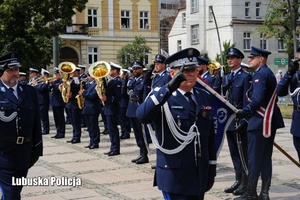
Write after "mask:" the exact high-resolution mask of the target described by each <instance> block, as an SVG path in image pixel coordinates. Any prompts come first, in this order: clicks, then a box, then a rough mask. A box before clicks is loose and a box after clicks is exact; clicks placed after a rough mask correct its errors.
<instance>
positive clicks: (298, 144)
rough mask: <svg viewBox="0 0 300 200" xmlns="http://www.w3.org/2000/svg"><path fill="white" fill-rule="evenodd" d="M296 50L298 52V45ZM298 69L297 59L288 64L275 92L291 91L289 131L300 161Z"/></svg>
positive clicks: (299, 73) (299, 72)
mask: <svg viewBox="0 0 300 200" xmlns="http://www.w3.org/2000/svg"><path fill="white" fill-rule="evenodd" d="M297 52H298V53H299V54H300V47H298V49H297ZM299 57H300V56H299ZM298 69H299V60H298V59H297V60H295V61H292V62H291V63H290V64H289V67H288V71H287V73H285V75H284V76H283V78H282V79H281V81H280V82H279V83H278V88H277V94H278V96H282V97H284V96H286V95H288V94H289V91H290V92H291V97H292V100H293V104H294V109H293V117H292V124H291V130H290V132H291V134H292V135H293V143H294V147H295V149H296V151H297V153H298V160H299V161H300V132H299V123H300V97H299V96H300V95H299V94H300V93H299V92H300V89H299V88H300V81H299V80H300V71H298ZM289 88H290V89H289Z"/></svg>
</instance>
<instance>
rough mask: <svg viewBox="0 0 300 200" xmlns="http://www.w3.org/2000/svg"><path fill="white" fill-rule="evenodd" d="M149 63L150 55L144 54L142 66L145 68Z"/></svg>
mask: <svg viewBox="0 0 300 200" xmlns="http://www.w3.org/2000/svg"><path fill="white" fill-rule="evenodd" d="M149 63H150V53H145V56H144V60H143V64H144V66H146V65H148V64H149Z"/></svg>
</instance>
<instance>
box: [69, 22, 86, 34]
mask: <svg viewBox="0 0 300 200" xmlns="http://www.w3.org/2000/svg"><path fill="white" fill-rule="evenodd" d="M88 31H89V27H88V24H72V25H71V26H66V31H65V34H76V35H87V34H88Z"/></svg>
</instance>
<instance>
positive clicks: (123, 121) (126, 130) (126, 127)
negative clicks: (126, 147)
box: [119, 69, 131, 139]
mask: <svg viewBox="0 0 300 200" xmlns="http://www.w3.org/2000/svg"><path fill="white" fill-rule="evenodd" d="M122 72H123V73H122V74H121V75H120V78H121V83H122V87H121V100H120V102H119V105H120V113H119V122H120V126H121V136H120V139H129V138H130V132H131V125H130V120H129V118H128V117H127V116H126V111H127V108H128V101H129V96H128V94H127V83H128V79H129V70H128V69H122Z"/></svg>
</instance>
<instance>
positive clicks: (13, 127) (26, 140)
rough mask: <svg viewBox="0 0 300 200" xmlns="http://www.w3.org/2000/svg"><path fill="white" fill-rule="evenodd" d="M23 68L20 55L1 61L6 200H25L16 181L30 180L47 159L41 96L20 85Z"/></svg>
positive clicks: (0, 153) (1, 180) (0, 162)
mask: <svg viewBox="0 0 300 200" xmlns="http://www.w3.org/2000/svg"><path fill="white" fill-rule="evenodd" d="M19 68H20V64H19V63H18V55H17V53H16V52H10V53H8V54H6V55H3V56H1V57H0V72H1V73H0V74H1V75H2V76H1V80H0V102H1V103H0V104H1V105H0V110H1V112H0V127H1V129H0V189H1V193H2V199H6V200H19V199H21V194H20V193H21V190H22V186H20V185H17V186H16V185H12V184H13V183H12V179H13V177H14V178H26V176H27V173H28V169H29V168H30V167H32V166H33V165H34V164H35V163H36V162H37V160H38V159H39V157H40V156H42V155H43V142H42V134H41V122H40V117H39V108H38V107H39V104H38V97H37V93H36V90H35V89H34V88H33V87H31V86H29V85H21V84H18V78H19Z"/></svg>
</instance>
